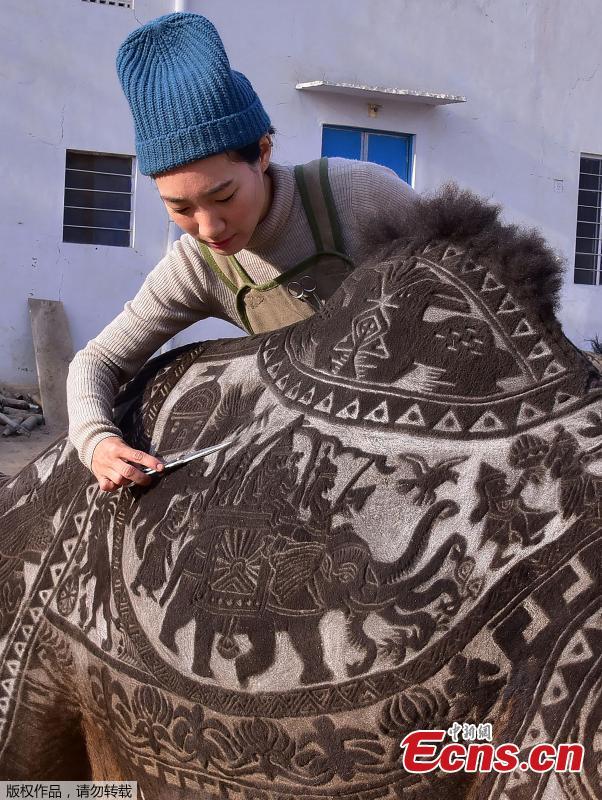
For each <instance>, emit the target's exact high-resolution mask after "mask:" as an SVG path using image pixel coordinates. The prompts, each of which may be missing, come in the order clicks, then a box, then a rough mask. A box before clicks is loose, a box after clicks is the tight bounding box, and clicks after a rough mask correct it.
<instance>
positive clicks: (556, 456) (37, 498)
mask: <svg viewBox="0 0 602 800" xmlns="http://www.w3.org/2000/svg"><path fill="white" fill-rule="evenodd" d="M442 202H443V201H441V200H439V199H435V200H433V201H432V202H431V203H430V204H427V205H424V204H423V205H422V206H421V214H422V215H423V216H422V218H421V219H422V221H421V222H418V221H416V220H415V221H414V223H415V225H416V230H415V233H414V234H412V233H411V232H408V231H405V232H404V231H403V230H402V231H401V233H400V234H399V238H397V239H395V240H393V239H392V240H391V242H390V243H389V245H388V246H387V247H386V248H385V250H383V251H381V253H380V254H379V255H378V256H376V257H375V258H374V259H371V260H369V261H367V262H366V264H365V265H363V266H362V267H361V268H359V269H357V270H356V272H354V273H353V274H352V275H351V276H350V278H349V279H348V280H347V281H346V282H345V284H344V285H343V286H342V287H341V289H340V290H339V292H338V293H337V294H335V296H333V298H332V299H331V300H330V301H329V303H328V304H327V306H326V308H325V309H324V310H323V311H322V312H320V313H319V314H318V315H316V316H315V317H312V318H310V319H308V320H306V321H304V322H302V323H300V324H298V325H295V326H291V327H289V328H287V329H285V330H282V331H276V332H274V333H271V334H266V335H262V336H258V337H251V338H249V339H244V340H237V341H224V342H216V343H209V344H204V345H200V346H196V347H192V348H184V349H182V350H181V351H179V352H178V353H176V354H175V355H172V356H169V357H162V359H161V360H160V361H159V362H158V363H155V364H150V365H148V366H147V367H146V368H145V369H144V371H143V373H142V374H141V376H140V377H139V378H138V379H136V381H134V382H133V384H132V385H131V386H130V387H129V388H127V389H126V390H125V392H124V393H123V395H122V396H121V399H120V403H119V405H120V412H119V413H120V415H121V424H122V426H123V427H124V429H125V430H126V432H128V434H129V435H130V437H131V441H132V442H133V443H136V444H137V445H139V446H144V447H146V446H148V447H151V448H154V449H155V450H156V451H159V452H161V453H165V454H169V453H179V452H183V451H186V450H189V449H193V448H196V447H202V446H204V445H208V444H214V443H215V442H218V441H222V440H224V439H226V438H229V437H234V439H235V441H234V442H233V444H232V445H231V446H230V447H229V448H227V449H226V450H224V451H221V452H220V453H216V454H214V455H213V456H211V457H210V458H208V459H206V460H203V461H201V462H196V463H192V464H189V465H187V466H185V467H183V468H182V469H180V470H178V471H176V472H174V473H172V474H169V475H165V476H164V477H163V478H161V479H159V480H157V481H156V482H155V484H154V485H153V487H152V488H150V489H149V490H146V491H139V490H123V491H122V492H121V493H120V494H119V495H115V496H109V495H102V494H101V493H99V491H98V487H97V486H96V485H95V484H94V482H93V481H92V480H91V479H90V478H89V476H88V474H87V473H86V472H85V470H84V469H83V467H81V465H79V463H78V462H77V460H76V457H75V454H74V452H73V450H72V449H71V448H70V447H69V446H68V445H67V444H66V443H65V442H64V441H62V442H59V443H57V444H56V445H55V446H54V447H52V448H50V449H49V450H48V451H47V452H46V453H45V454H43V455H42V456H41V457H40V459H38V460H37V461H36V462H35V463H34V464H33V465H30V466H29V467H28V468H26V470H24V471H23V472H22V473H21V474H20V475H19V476H17V477H16V478H15V479H13V480H10V481H5V482H3V484H2V485H1V486H0V777H2V778H8V777H10V778H16V777H23V778H31V777H32V775H31V764H36V765H37V769H38V770H39V773H38V775H36V776H35V777H37V778H40V779H42V778H43V777H48V778H58V777H68V778H71V779H78V778H85V777H89V776H91V775H93V776H96V777H106V778H107V779H117V778H119V777H123V778H126V777H127V778H135V779H137V780H138V781H139V785H140V787H141V788H142V791H143V792H144V797H145V800H158V798H161V800H176V798H177V799H178V800H182V798H185V797H188V796H195V797H197V796H202V797H203V798H212V799H213V798H216V799H217V798H220V800H229V799H230V798H231V799H232V800H240V799H241V798H246V800H258V798H262V800H284V799H285V798H287V800H292V798H293V797H294V798H299V797H308V798H313V800H326V798H333V797H345V798H347V799H348V800H356V799H357V800H360V798H361V800H372V799H374V800H375V799H376V798H397V800H398V799H399V798H400V797H406V796H407V797H415V798H417V800H427V798H428V799H429V800H430V798H432V797H445V798H450V800H474V798H479V799H480V798H483V800H515V798H522V797H529V798H531V797H534V798H536V797H542V798H543V797H544V796H546V797H547V796H553V797H554V800H556V795H558V800H560V795H559V794H558V793H559V792H562V793H563V795H562V796H563V797H567V798H569V797H570V798H571V800H576V799H577V798H578V799H579V800H581V799H582V798H586V797H591V796H598V795H601V794H602V787H601V786H600V778H599V775H600V769H599V767H600V764H601V763H602V761H601V757H600V746H599V738H600V737H599V734H598V730H599V725H600V719H601V718H602V713H601V711H600V708H601V706H602V680H601V677H602V663H601V662H602V658H601V655H600V654H601V653H602V617H601V613H602V609H601V605H602V600H601V598H602V586H601V582H602V477H601V476H602V469H601V465H602V391H600V389H599V388H597V387H598V385H599V380H600V379H599V376H598V373H597V372H596V371H595V368H594V366H593V365H592V364H590V363H589V362H586V361H585V359H583V358H582V357H581V355H580V354H579V353H578V352H577V351H575V349H574V348H573V347H572V345H570V343H569V342H567V341H566V340H565V339H564V338H563V336H562V333H561V331H560V328H559V326H558V325H557V323H556V322H555V320H554V319H553V314H552V310H553V306H554V296H555V287H557V276H558V267H557V264H556V263H555V262H554V261H553V259H552V260H550V259H551V256H550V253H549V252H548V251H547V250H546V248H545V247H544V246H543V245H542V243H541V241H540V240H539V239H538V238H537V237H536V236H533V235H530V234H524V233H521V232H519V231H516V230H514V229H507V228H502V227H501V226H500V225H499V223H498V222H497V220H496V212H495V211H492V210H491V209H488V208H487V207H485V206H482V205H480V204H479V202H478V201H477V200H475V199H474V198H472V199H471V198H469V197H468V196H466V195H461V196H456V195H454V194H453V193H451V194H450V193H449V192H448V193H447V194H446V195H445V196H444V203H443V205H444V206H445V208H443V206H442ZM469 212H470V215H471V216H470V219H467V218H466V217H467V215H468V214H469ZM414 223H413V224H414ZM479 226H480V227H479ZM395 235H396V236H397V234H395ZM392 236H393V234H390V238H391V237H392ZM523 261H524V263H525V265H526V267H525V269H526V272H525V273H524V274H528V276H529V278H528V281H524V280H522V281H521V284H520V285H519V283H518V282H517V280H516V275H517V274H519V273H520V269H519V268H520V265H521V263H522V262H523ZM520 274H523V273H520ZM456 721H457V722H474V723H482V722H485V721H488V722H491V723H492V725H493V729H494V738H495V740H496V741H498V742H501V741H507V740H510V741H515V742H516V743H517V744H519V746H520V747H521V748H523V749H526V748H528V747H530V746H531V745H533V744H535V743H538V742H543V741H582V742H583V743H584V744H585V745H586V748H587V750H588V753H589V756H588V760H587V761H586V765H585V770H584V773H583V775H581V776H570V775H565V776H560V777H559V778H558V779H557V782H556V783H555V784H554V785H551V784H550V785H549V786H547V788H546V784H547V782H548V781H549V780H550V776H549V775H542V776H539V775H536V774H534V773H527V774H525V773H521V775H520V776H518V777H517V776H513V775H495V774H489V775H475V774H472V775H471V774H466V773H459V774H444V773H439V772H435V773H429V774H427V775H424V776H421V777H418V776H416V775H409V774H405V773H404V772H403V770H402V769H401V767H400V762H399V743H400V741H401V739H402V737H403V735H404V733H407V732H409V731H411V730H413V729H417V728H424V727H427V728H428V727H445V728H447V727H449V726H450V725H451V724H452V723H453V722H456ZM32 732H36V733H35V734H34V733H32ZM545 791H547V792H548V795H545V794H544V792H545ZM550 792H551V793H552V794H550ZM554 792H556V795H554Z"/></svg>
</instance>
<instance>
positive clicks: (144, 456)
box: [91, 436, 163, 492]
mask: <svg viewBox="0 0 602 800" xmlns="http://www.w3.org/2000/svg"><path fill="white" fill-rule="evenodd" d="M131 462H133V463H131ZM134 464H141V465H142V466H143V467H150V468H151V469H156V470H158V471H159V472H160V471H161V470H162V469H163V462H162V461H159V459H158V458H155V456H151V455H149V454H148V453H144V452H143V451H142V450H134V449H133V448H131V447H128V445H127V444H126V443H125V442H124V441H123V439H120V438H119V436H107V438H106V439H102V440H101V441H100V442H99V443H98V444H97V445H96V447H95V448H94V453H93V455H92V466H91V469H92V472H93V473H94V475H95V476H96V479H97V481H98V485H99V486H100V488H101V489H102V491H103V492H114V491H115V489H118V488H119V487H120V486H129V485H130V484H131V483H137V484H138V485H139V486H147V485H148V484H149V483H150V482H151V480H152V478H151V477H150V476H149V475H145V474H144V472H141V471H140V470H139V469H137V468H136V467H135V466H134Z"/></svg>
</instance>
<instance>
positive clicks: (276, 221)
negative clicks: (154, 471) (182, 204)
mask: <svg viewBox="0 0 602 800" xmlns="http://www.w3.org/2000/svg"><path fill="white" fill-rule="evenodd" d="M328 164H329V178H330V184H331V188H332V193H333V196H334V202H335V206H336V209H337V213H338V215H339V220H340V223H341V228H342V232H343V238H344V244H345V248H346V252H347V254H348V255H349V256H350V257H351V259H352V260H353V261H356V256H357V254H358V251H359V249H360V248H361V244H362V242H361V230H362V225H365V222H366V220H367V219H369V218H371V217H384V216H386V217H389V218H391V219H394V218H395V215H399V214H403V212H404V208H405V207H406V206H407V204H408V203H410V202H412V198H413V196H414V193H413V191H412V189H411V188H410V187H409V186H408V185H407V184H406V183H404V182H403V181H402V180H400V179H399V178H398V177H397V176H396V175H395V174H394V173H393V172H392V171H391V170H389V169H386V168H385V167H381V166H379V165H377V164H373V163H370V162H363V161H350V160H348V159H343V158H330V159H329V160H328ZM268 173H269V175H270V177H271V178H272V185H273V199H272V204H271V206H270V209H269V211H268V213H267V215H266V216H265V217H264V219H263V220H262V221H261V222H260V223H259V225H258V226H257V228H256V229H255V231H254V233H253V236H252V238H251V240H250V242H249V244H248V247H247V249H246V250H241V251H240V252H239V253H237V258H238V260H239V261H240V262H241V264H242V265H243V267H244V268H245V269H246V270H247V272H248V273H249V275H250V276H251V277H252V278H253V279H254V280H255V282H257V283H261V282H264V281H268V280H271V279H272V278H274V277H275V276H276V275H278V274H279V273H281V272H283V271H285V270H287V269H290V268H291V267H293V266H294V265H295V264H297V263H298V262H299V261H301V260H302V259H304V258H307V257H308V256H310V255H312V253H313V252H314V250H315V246H314V241H313V238H312V235H311V230H310V227H309V224H308V222H307V219H306V217H305V213H304V210H303V205H302V202H301V197H300V195H299V192H298V191H297V188H296V184H295V178H294V173H293V167H287V166H279V165H277V164H271V165H270V167H269V168H268ZM206 317H220V318H221V319H226V320H228V321H230V322H233V323H234V324H235V325H238V326H239V327H242V326H241V323H240V320H239V318H238V315H237V313H236V309H235V305H234V295H233V294H232V292H231V291H230V290H229V289H227V287H226V286H224V284H223V283H222V282H221V281H220V280H219V279H218V278H217V277H216V276H215V275H214V273H213V272H212V271H211V269H209V267H208V266H207V265H206V263H205V261H204V259H203V258H202V256H201V254H200V251H199V248H198V246H197V242H196V241H195V239H194V238H193V237H192V236H190V235H188V234H184V236H182V237H181V239H180V240H179V241H177V242H175V243H174V245H173V247H172V248H171V250H170V251H169V253H168V254H167V255H166V256H165V258H163V259H162V260H161V261H160V262H159V264H157V266H156V267H155V268H154V269H153V270H152V272H150V273H149V275H148V276H147V278H146V280H145V281H144V283H143V285H142V287H141V289H140V291H139V292H138V294H137V295H136V296H135V297H134V299H133V300H131V301H129V302H127V303H126V304H125V306H124V309H123V311H122V312H121V314H119V316H117V317H116V318H115V319H114V320H113V321H112V322H111V323H109V324H108V325H107V327H106V328H105V329H104V330H103V331H101V332H100V333H99V334H98V336H97V337H96V338H95V339H92V340H91V341H90V342H88V344H87V345H86V347H85V348H84V349H83V350H80V351H79V352H78V353H77V354H76V356H75V358H74V359H73V361H72V362H71V366H70V368H69V378H68V380H67V402H68V408H69V438H70V439H71V441H72V442H73V444H74V445H75V447H76V448H77V451H78V453H79V456H80V458H81V460H82V461H83V462H84V464H86V466H88V467H89V466H90V464H91V462H92V454H93V452H94V448H95V447H96V445H97V444H98V443H99V442H100V441H101V440H102V439H104V438H105V437H107V436H120V435H121V433H120V431H119V429H118V428H117V427H116V426H115V424H114V422H113V421H112V408H113V402H114V400H115V395H116V393H117V391H118V389H119V386H120V385H121V384H122V383H124V382H125V381H126V380H129V379H130V378H131V377H133V376H134V375H135V374H136V372H138V370H139V369H140V367H142V365H143V364H144V362H145V361H146V360H147V359H148V358H149V357H150V356H151V355H152V354H153V353H155V352H156V351H157V350H158V349H159V348H160V347H161V346H162V345H163V344H165V342H167V341H168V340H169V339H170V338H171V337H172V336H175V334H177V333H179V332H180V331H181V330H183V329H184V328H187V327H188V326H189V325H192V324H193V323H194V322H197V321H198V320H200V319H205V318H206Z"/></svg>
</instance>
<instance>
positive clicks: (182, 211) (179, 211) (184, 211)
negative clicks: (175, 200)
mask: <svg viewBox="0 0 602 800" xmlns="http://www.w3.org/2000/svg"><path fill="white" fill-rule="evenodd" d="M171 210H172V211H173V213H174V214H187V213H188V212H189V211H190V209H189V208H172V209H171Z"/></svg>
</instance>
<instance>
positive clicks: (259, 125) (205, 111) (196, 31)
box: [117, 13, 270, 175]
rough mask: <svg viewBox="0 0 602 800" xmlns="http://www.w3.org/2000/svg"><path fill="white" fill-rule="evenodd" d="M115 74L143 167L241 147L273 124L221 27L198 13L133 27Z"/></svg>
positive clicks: (163, 166) (154, 170)
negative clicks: (233, 61) (231, 56)
mask: <svg viewBox="0 0 602 800" xmlns="http://www.w3.org/2000/svg"><path fill="white" fill-rule="evenodd" d="M117 74H118V75H119V80H120V81H121V86H122V87H123V91H124V92H125V96H126V97H127V99H128V102H129V104H130V108H131V110H132V116H133V117H134V128H135V131H136V153H137V155H138V166H139V169H140V171H141V172H142V173H143V174H144V175H158V174H159V173H161V172H166V171H167V170H169V169H172V168H173V167H177V166H180V165H181V164H187V163H189V162H190V161H196V160H197V159H199V158H206V157H207V156H211V155H214V154H216V153H222V152H224V151H225V150H235V149H237V148H239V147H244V146H245V145H248V144H251V143H252V142H256V141H258V140H259V139H260V138H261V137H262V136H263V135H264V134H265V133H267V131H268V128H269V127H270V119H269V117H268V115H267V114H266V112H265V110H264V108H263V106H262V105H261V102H260V100H259V98H258V97H257V95H256V94H255V91H254V89H253V87H252V86H251V84H250V82H249V81H248V80H247V78H246V77H245V76H244V75H243V74H242V73H240V72H235V71H234V70H233V69H231V67H230V62H229V61H228V56H227V55H226V51H225V50H224V45H223V44H222V40H221V39H220V37H219V34H218V32H217V31H216V29H215V27H214V26H213V25H212V23H211V22H209V20H208V19H206V18H205V17H203V16H201V15H200V14H188V13H176V14H166V15H165V16H163V17H157V19H153V20H151V21H150V22H148V23H146V25H142V27H140V28H138V29H137V30H135V31H133V32H132V33H130V35H129V36H128V37H127V39H126V40H125V41H124V42H123V44H122V45H121V47H120V48H119V51H118V53H117Z"/></svg>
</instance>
